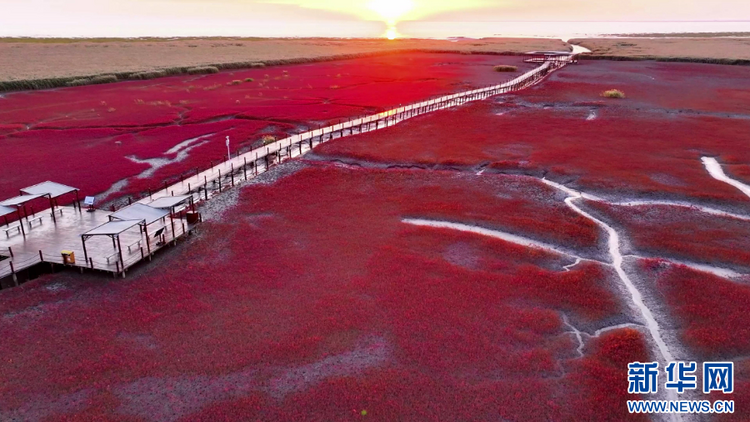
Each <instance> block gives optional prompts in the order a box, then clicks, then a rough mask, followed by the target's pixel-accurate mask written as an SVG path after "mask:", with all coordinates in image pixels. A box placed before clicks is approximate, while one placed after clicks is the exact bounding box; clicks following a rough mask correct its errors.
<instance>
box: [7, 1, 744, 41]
mask: <svg viewBox="0 0 750 422" xmlns="http://www.w3.org/2000/svg"><path fill="white" fill-rule="evenodd" d="M737 20H744V21H750V1H748V0H713V1H706V0H700V1H698V0H624V1H613V0H0V36H63V37H101V36H114V37H136V36H163V37H171V36H267V37H279V36H281V37H292V36H337V37H378V36H383V35H386V34H387V33H388V30H389V28H390V31H391V32H390V34H395V33H399V34H400V35H402V36H420V37H421V36H427V37H429V36H433V37H446V36H461V35H464V36H477V35H479V34H480V33H481V34H482V36H492V35H553V36H554V35H560V33H562V32H566V31H567V32H570V33H573V32H575V31H578V32H575V33H576V34H579V33H587V32H602V31H609V33H617V32H673V31H686V32H687V31H693V30H695V31H698V32H703V31H716V30H721V29H722V28H725V30H727V31H736V30H744V29H745V28H748V27H749V26H750V23H748V22H741V23H737V22H734V23H726V22H720V23H717V22H715V21H737ZM528 21H534V22H540V21H543V22H547V24H540V23H536V24H530V23H528ZM550 21H552V22H553V23H549V22H550ZM571 21H576V22H577V23H572V22H571ZM580 21H585V23H581V22H580ZM613 21H615V22H618V24H607V25H602V24H599V25H598V26H597V24H596V22H613ZM633 21H638V23H633ZM653 21H701V22H687V23H686V22H682V23H681V24H674V23H673V24H669V25H662V26H660V25H658V24H654V22H653ZM707 21H714V22H707ZM499 22H505V23H506V24H498V23H499ZM520 22H523V24H522V23H520ZM472 23H476V24H472ZM659 28H666V29H664V30H663V31H661V30H660V31H653V29H659ZM639 29H642V31H641V30H639ZM747 30H748V31H750V29H747ZM547 33H550V34H547Z"/></svg>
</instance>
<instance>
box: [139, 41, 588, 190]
mask: <svg viewBox="0 0 750 422" xmlns="http://www.w3.org/2000/svg"><path fill="white" fill-rule="evenodd" d="M574 61H575V56H567V57H555V58H554V59H551V60H547V61H545V62H544V63H542V64H541V66H539V67H537V68H534V69H532V70H530V71H528V72H526V73H524V74H523V75H521V76H518V77H517V78H515V79H512V80H510V81H507V82H505V83H502V84H499V85H493V86H488V87H485V88H479V89H474V90H471V91H465V92H461V93H458V94H452V95H446V96H443V97H439V98H436V99H431V100H428V101H423V102H419V103H416V104H412V105H409V106H405V107H399V108H396V109H392V110H388V111H384V112H382V113H377V114H374V115H371V116H367V117H361V118H357V119H353V120H349V121H347V122H344V123H339V124H336V125H332V126H328V127H325V128H321V129H315V130H311V131H308V132H303V133H300V134H297V135H292V136H290V137H288V138H284V139H281V140H279V141H276V142H273V143H271V144H268V145H265V146H263V147H259V148H256V149H253V150H251V151H249V152H245V153H241V154H237V156H235V157H233V158H231V159H230V160H227V161H224V162H222V163H219V164H217V165H212V166H211V167H210V168H208V169H207V170H204V171H198V170H196V171H195V172H194V173H193V174H192V175H190V176H186V177H182V178H181V179H180V181H178V182H177V183H174V184H172V185H166V184H165V186H164V187H163V188H161V189H159V190H158V191H154V192H149V195H148V197H146V198H143V199H141V200H140V201H139V202H142V203H148V202H150V201H151V198H158V197H161V196H175V195H192V196H193V199H194V200H195V201H196V202H200V201H206V200H208V199H210V198H211V197H212V196H213V195H215V194H216V193H220V192H221V191H223V190H224V189H226V188H227V187H230V186H233V185H234V184H235V182H236V181H241V180H247V179H248V178H250V177H253V176H256V175H258V174H260V173H264V172H265V171H267V170H269V169H270V168H271V167H272V166H273V165H274V164H278V163H280V162H282V161H284V160H286V159H289V158H294V157H298V156H300V155H302V154H304V153H305V152H307V151H309V150H311V149H313V148H314V147H315V146H316V145H319V144H321V143H323V142H326V141H329V140H331V139H336V138H341V137H344V136H349V135H354V134H360V133H365V132H369V131H372V130H378V129H382V128H385V127H389V126H392V125H394V124H396V123H399V122H401V121H404V120H406V119H410V118H412V117H416V116H420V115H423V114H426V113H430V112H432V111H436V110H442V109H446V108H450V107H455V106H459V105H462V104H465V103H467V102H471V101H478V100H484V99H486V98H489V97H492V96H495V95H499V94H505V93H508V92H513V91H518V90H521V89H524V88H528V87H530V86H533V85H535V84H537V83H539V82H540V81H541V80H542V79H544V78H545V77H546V76H547V75H549V74H550V73H552V72H553V71H555V70H557V69H559V68H561V67H563V66H565V65H567V64H569V63H572V62H574Z"/></svg>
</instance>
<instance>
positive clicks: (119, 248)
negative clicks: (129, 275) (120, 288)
mask: <svg viewBox="0 0 750 422" xmlns="http://www.w3.org/2000/svg"><path fill="white" fill-rule="evenodd" d="M115 237H117V253H118V255H119V256H120V268H122V273H123V274H125V260H124V259H122V246H121V245H120V235H119V234H118V235H115ZM112 240H114V238H112Z"/></svg>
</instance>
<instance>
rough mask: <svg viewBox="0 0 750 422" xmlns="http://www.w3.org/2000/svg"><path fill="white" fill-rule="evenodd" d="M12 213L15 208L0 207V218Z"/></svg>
mask: <svg viewBox="0 0 750 422" xmlns="http://www.w3.org/2000/svg"><path fill="white" fill-rule="evenodd" d="M14 212H16V209H15V208H11V207H5V206H2V205H0V217H2V216H4V215H8V214H13V213H14Z"/></svg>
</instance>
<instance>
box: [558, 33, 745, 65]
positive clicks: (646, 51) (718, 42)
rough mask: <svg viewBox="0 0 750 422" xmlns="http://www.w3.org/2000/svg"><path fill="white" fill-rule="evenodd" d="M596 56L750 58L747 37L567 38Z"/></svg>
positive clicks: (687, 59) (701, 58)
mask: <svg viewBox="0 0 750 422" xmlns="http://www.w3.org/2000/svg"><path fill="white" fill-rule="evenodd" d="M570 42H571V43H574V44H580V45H582V46H584V47H586V48H588V49H589V50H591V51H592V52H593V54H594V55H598V56H615V57H632V58H649V59H650V58H658V59H684V61H690V59H696V60H717V61H730V60H750V37H745V38H743V37H716V38H711V37H675V38H668V37H659V38H642V37H633V38H587V39H577V40H570Z"/></svg>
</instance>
